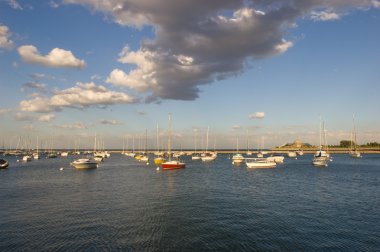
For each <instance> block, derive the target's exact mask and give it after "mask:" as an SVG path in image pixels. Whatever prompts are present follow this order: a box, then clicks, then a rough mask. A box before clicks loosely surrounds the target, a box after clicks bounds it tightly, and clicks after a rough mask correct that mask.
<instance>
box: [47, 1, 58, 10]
mask: <svg viewBox="0 0 380 252" xmlns="http://www.w3.org/2000/svg"><path fill="white" fill-rule="evenodd" d="M49 6H50V7H51V8H53V9H56V8H58V7H59V4H58V3H56V2H55V1H49Z"/></svg>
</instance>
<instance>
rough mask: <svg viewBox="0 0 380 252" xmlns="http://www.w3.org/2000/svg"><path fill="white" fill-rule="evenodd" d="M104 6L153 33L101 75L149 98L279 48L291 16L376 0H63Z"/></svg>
mask: <svg viewBox="0 0 380 252" xmlns="http://www.w3.org/2000/svg"><path fill="white" fill-rule="evenodd" d="M64 2H65V3H68V4H81V5H84V6H87V7H89V8H90V9H92V10H95V11H100V12H103V13H105V14H106V15H108V16H110V17H111V18H113V19H114V21H115V22H116V23H118V24H120V25H123V26H132V27H137V28H141V27H143V26H146V25H148V26H153V27H154V31H155V37H154V39H151V40H144V41H142V42H141V45H140V48H139V49H138V50H136V51H132V50H130V48H129V47H128V46H126V47H125V48H124V49H123V50H122V52H121V53H120V55H119V56H120V57H119V61H120V62H121V63H125V64H132V65H135V68H134V69H132V70H131V71H130V72H128V73H126V72H124V71H123V70H122V69H114V70H113V71H112V72H111V73H110V75H109V76H108V79H107V82H108V83H111V84H114V85H118V86H124V87H127V88H130V89H134V90H136V91H137V92H141V93H150V94H151V97H150V98H151V99H150V100H154V99H181V100H193V99H196V98H197V97H198V93H199V92H200V89H199V86H200V85H204V84H209V83H211V82H213V81H215V80H219V79H224V78H227V77H230V76H233V75H237V74H239V73H241V72H242V71H244V69H245V65H246V62H247V60H251V59H260V58H265V57H269V56H273V55H278V54H281V53H284V52H286V51H287V50H288V49H289V48H290V47H292V46H293V42H292V41H288V40H286V38H285V34H286V32H287V31H288V30H289V29H291V28H292V27H294V24H295V22H296V21H297V19H299V18H310V19H312V20H316V21H328V20H336V19H339V18H340V15H339V13H344V12H345V11H347V10H348V9H350V8H369V7H379V1H377V0H329V1H327V0H309V1H304V0H270V1H267V0H265V1H264V0H233V1H232V0H208V1H204V0H160V1H159V0H108V1H101V0H65V1H64Z"/></svg>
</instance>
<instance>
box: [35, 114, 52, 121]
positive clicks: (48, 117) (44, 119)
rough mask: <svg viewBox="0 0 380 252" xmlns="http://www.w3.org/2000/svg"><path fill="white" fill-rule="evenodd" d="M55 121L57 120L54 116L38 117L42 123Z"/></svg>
mask: <svg viewBox="0 0 380 252" xmlns="http://www.w3.org/2000/svg"><path fill="white" fill-rule="evenodd" d="M54 119H55V115H54V114H46V115H41V116H39V117H38V121H40V122H51V121H52V120H54Z"/></svg>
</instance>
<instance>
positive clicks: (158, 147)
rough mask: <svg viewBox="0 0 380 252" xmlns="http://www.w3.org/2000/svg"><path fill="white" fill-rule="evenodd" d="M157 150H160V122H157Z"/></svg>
mask: <svg viewBox="0 0 380 252" xmlns="http://www.w3.org/2000/svg"><path fill="white" fill-rule="evenodd" d="M157 152H160V141H159V139H158V123H157Z"/></svg>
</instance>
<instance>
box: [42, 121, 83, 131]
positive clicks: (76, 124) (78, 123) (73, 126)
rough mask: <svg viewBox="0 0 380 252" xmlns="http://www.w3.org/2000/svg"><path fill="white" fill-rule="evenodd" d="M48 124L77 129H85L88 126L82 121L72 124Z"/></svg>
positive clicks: (58, 127) (59, 127) (55, 126)
mask: <svg viewBox="0 0 380 252" xmlns="http://www.w3.org/2000/svg"><path fill="white" fill-rule="evenodd" d="M49 126H50V127H52V128H57V129H68V130H79V129H87V128H88V127H87V126H86V125H85V124H84V123H82V122H76V123H74V124H51V125H49Z"/></svg>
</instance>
